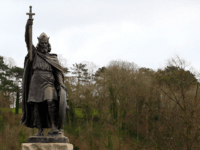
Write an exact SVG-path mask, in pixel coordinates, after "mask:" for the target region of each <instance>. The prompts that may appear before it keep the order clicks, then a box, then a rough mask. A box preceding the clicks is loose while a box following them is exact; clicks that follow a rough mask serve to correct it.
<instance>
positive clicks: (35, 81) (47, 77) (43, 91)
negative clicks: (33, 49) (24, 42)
mask: <svg viewBox="0 0 200 150" xmlns="http://www.w3.org/2000/svg"><path fill="white" fill-rule="evenodd" d="M33 69H34V74H33V76H32V78H31V82H30V87H29V95H28V101H27V102H28V103H29V102H43V101H45V100H48V99H53V100H57V99H58V98H57V92H56V89H55V84H54V82H55V78H54V75H53V67H52V66H51V65H50V64H49V63H47V62H46V61H45V60H44V59H43V58H41V57H40V56H38V55H36V57H35V58H34V60H33Z"/></svg>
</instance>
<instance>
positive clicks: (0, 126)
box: [0, 113, 5, 132]
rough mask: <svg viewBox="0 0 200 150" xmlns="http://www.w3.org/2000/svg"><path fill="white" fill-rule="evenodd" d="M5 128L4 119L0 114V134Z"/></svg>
mask: <svg viewBox="0 0 200 150" xmlns="http://www.w3.org/2000/svg"><path fill="white" fill-rule="evenodd" d="M4 128H5V125H4V119H3V117H2V115H1V113H0V132H2V131H3V130H4Z"/></svg>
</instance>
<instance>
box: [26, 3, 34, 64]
mask: <svg viewBox="0 0 200 150" xmlns="http://www.w3.org/2000/svg"><path fill="white" fill-rule="evenodd" d="M26 15H29V19H31V20H33V18H32V16H33V15H35V13H32V6H30V11H29V13H26ZM29 53H30V61H32V25H30V26H29Z"/></svg>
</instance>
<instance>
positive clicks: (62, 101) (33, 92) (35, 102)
mask: <svg viewBox="0 0 200 150" xmlns="http://www.w3.org/2000/svg"><path fill="white" fill-rule="evenodd" d="M30 9H31V7H30ZM28 15H30V18H29V19H28V20H27V23H26V27H25V42H26V45H27V50H28V54H27V55H26V57H25V61H24V73H23V85H22V110H23V115H22V118H21V124H23V125H25V126H27V127H30V128H34V127H35V128H38V133H37V134H36V136H43V128H52V131H51V132H50V133H49V134H48V135H49V136H51V135H52V136H55V135H58V136H59V130H60V129H61V127H62V125H63V122H64V119H65V114H66V111H67V110H68V109H69V106H68V105H67V98H68V97H67V89H66V87H65V85H64V74H63V71H62V67H61V66H60V65H59V62H58V59H57V55H56V54H51V53H50V52H51V45H50V43H49V37H48V36H47V35H46V34H45V33H42V34H41V35H40V36H39V38H38V44H37V46H36V47H35V46H34V45H32V39H31V40H30V37H32V35H30V32H29V29H30V27H31V26H32V24H33V19H32V15H33V13H32V12H31V10H30V13H29V14H28ZM31 34H32V33H31ZM31 49H32V57H30V55H31V51H30V50H31ZM31 59H32V60H31ZM62 140H63V138H62ZM62 140H61V141H62ZM50 141H51V140H50Z"/></svg>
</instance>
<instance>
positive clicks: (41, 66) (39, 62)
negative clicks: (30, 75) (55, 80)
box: [33, 55, 53, 71]
mask: <svg viewBox="0 0 200 150" xmlns="http://www.w3.org/2000/svg"><path fill="white" fill-rule="evenodd" d="M33 69H38V70H47V71H53V69H52V66H51V65H50V64H49V63H47V62H46V61H45V60H44V59H43V58H42V57H40V56H38V55H36V57H35V61H34V65H33Z"/></svg>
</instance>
